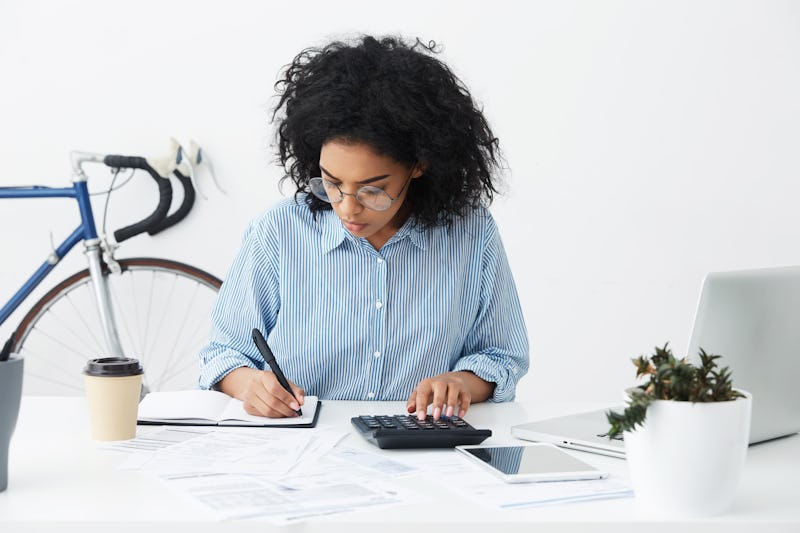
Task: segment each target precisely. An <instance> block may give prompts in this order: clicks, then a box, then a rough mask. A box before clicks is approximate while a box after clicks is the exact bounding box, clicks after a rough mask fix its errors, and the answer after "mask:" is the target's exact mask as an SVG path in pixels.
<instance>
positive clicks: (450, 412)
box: [447, 405, 453, 417]
mask: <svg viewBox="0 0 800 533" xmlns="http://www.w3.org/2000/svg"><path fill="white" fill-rule="evenodd" d="M447 416H448V417H450V416H453V406H452V405H451V406H449V407H448V408H447Z"/></svg>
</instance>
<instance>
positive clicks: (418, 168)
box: [411, 161, 428, 180]
mask: <svg viewBox="0 0 800 533" xmlns="http://www.w3.org/2000/svg"><path fill="white" fill-rule="evenodd" d="M426 170H428V163H426V162H425V161H418V162H417V163H415V164H414V170H413V172H412V173H411V179H412V180H415V179H417V178H418V177H420V176H422V175H423V174H425V171H426Z"/></svg>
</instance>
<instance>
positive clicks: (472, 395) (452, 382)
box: [406, 371, 495, 420]
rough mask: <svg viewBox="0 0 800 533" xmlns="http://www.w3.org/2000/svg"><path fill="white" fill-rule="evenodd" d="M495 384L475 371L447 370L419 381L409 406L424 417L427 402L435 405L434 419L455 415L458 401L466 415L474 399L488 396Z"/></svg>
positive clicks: (460, 412)
mask: <svg viewBox="0 0 800 533" xmlns="http://www.w3.org/2000/svg"><path fill="white" fill-rule="evenodd" d="M494 386H495V384H494V383H489V382H488V381H484V380H482V379H481V378H479V377H478V376H476V375H475V374H473V373H472V372H467V371H462V372H445V373H444V374H439V375H438V376H433V377H430V378H425V379H423V380H422V381H420V382H419V384H418V385H417V387H416V388H415V389H414V390H413V391H411V395H410V396H409V398H408V404H407V405H406V409H407V410H408V412H409V413H414V412H416V414H417V418H418V419H419V420H424V419H425V416H426V415H427V413H428V406H429V405H433V419H434V420H438V419H439V417H441V416H442V415H445V416H453V414H454V413H455V409H456V406H457V405H458V406H459V410H458V416H459V417H463V416H464V415H465V414H466V413H467V409H469V405H470V404H471V403H472V402H482V401H484V400H486V399H487V398H489V396H491V394H492V392H493V391H494Z"/></svg>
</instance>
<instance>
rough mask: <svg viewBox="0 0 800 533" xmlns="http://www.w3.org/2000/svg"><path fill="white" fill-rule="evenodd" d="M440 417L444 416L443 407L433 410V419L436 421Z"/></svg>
mask: <svg viewBox="0 0 800 533" xmlns="http://www.w3.org/2000/svg"><path fill="white" fill-rule="evenodd" d="M440 416H442V408H441V407H436V408H434V410H433V418H434V420H435V419H437V418H439V417H440Z"/></svg>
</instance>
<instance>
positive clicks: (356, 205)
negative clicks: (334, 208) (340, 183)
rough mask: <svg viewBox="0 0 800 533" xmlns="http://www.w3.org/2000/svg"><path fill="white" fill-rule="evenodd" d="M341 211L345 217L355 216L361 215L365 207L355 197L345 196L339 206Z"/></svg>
mask: <svg viewBox="0 0 800 533" xmlns="http://www.w3.org/2000/svg"><path fill="white" fill-rule="evenodd" d="M339 209H340V210H341V211H342V213H343V214H345V215H348V216H349V215H355V214H356V213H360V212H361V210H362V209H364V206H363V205H361V202H359V201H358V199H357V198H356V196H355V195H350V194H345V195H344V197H343V198H342V201H341V203H340V204H339Z"/></svg>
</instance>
